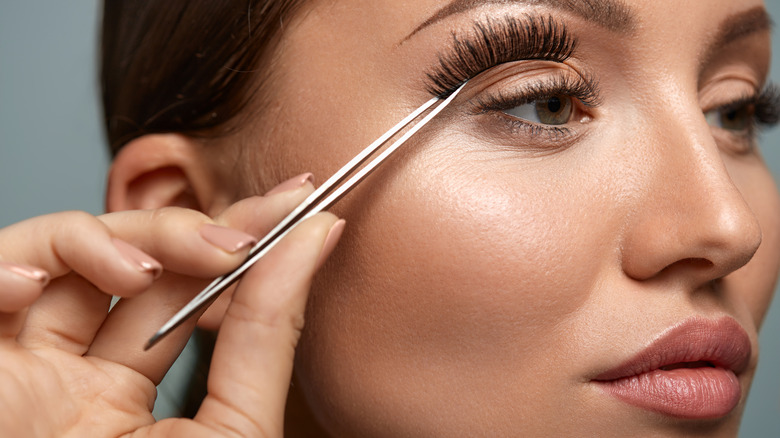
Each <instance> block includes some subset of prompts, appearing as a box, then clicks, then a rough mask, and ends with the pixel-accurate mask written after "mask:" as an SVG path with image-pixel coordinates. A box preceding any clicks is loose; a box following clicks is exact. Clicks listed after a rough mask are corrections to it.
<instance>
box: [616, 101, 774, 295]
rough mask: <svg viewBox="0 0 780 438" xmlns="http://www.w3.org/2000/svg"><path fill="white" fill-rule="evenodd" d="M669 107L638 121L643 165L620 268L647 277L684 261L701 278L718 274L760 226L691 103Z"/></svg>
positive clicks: (754, 240) (735, 260)
mask: <svg viewBox="0 0 780 438" xmlns="http://www.w3.org/2000/svg"><path fill="white" fill-rule="evenodd" d="M667 107H668V106H667ZM674 107H676V108H678V109H680V110H679V111H669V112H666V113H663V114H656V115H655V116H654V117H653V119H654V120H655V122H654V123H649V124H648V125H647V126H646V131H645V135H644V137H645V140H644V141H643V143H644V147H646V148H647V152H648V153H647V157H648V159H647V160H646V161H645V163H646V165H647V168H645V169H644V170H643V175H644V177H642V179H643V180H644V182H643V183H642V188H641V190H640V193H641V195H640V196H639V197H638V199H637V205H636V206H635V212H634V215H633V221H632V224H631V227H630V232H629V235H628V237H627V239H626V241H625V242H624V249H625V251H626V253H625V254H624V259H623V260H624V270H625V271H626V272H627V273H628V274H629V275H630V276H632V277H635V278H649V277H652V276H654V275H656V274H658V273H660V272H662V271H664V270H665V269H666V268H668V267H670V266H673V265H675V264H683V265H684V264H686V263H687V264H688V265H690V266H696V267H697V268H696V269H697V270H698V271H699V272H698V274H697V275H698V276H699V277H701V276H702V275H703V276H704V277H706V278H701V280H710V279H715V278H719V277H722V276H724V275H726V274H728V273H729V272H731V271H733V270H735V269H738V268H739V267H741V266H743V265H744V264H745V263H747V262H748V261H749V260H750V259H751V258H752V256H753V254H754V253H755V251H756V250H757V249H758V246H759V244H760V242H761V230H760V227H759V224H758V220H757V218H756V216H755V215H754V213H753V211H752V210H751V208H750V206H749V205H748V204H747V202H746V201H745V199H744V198H743V196H742V194H741V193H740V191H739V190H738V188H737V187H736V186H735V184H734V183H733V181H732V179H731V177H730V176H729V173H728V170H727V168H726V164H725V162H724V160H723V156H722V152H721V151H720V150H719V148H718V146H717V144H716V143H715V140H714V138H713V136H712V131H711V129H710V127H709V126H708V125H707V123H706V121H705V119H704V116H703V115H702V113H701V110H700V109H699V107H698V102H696V103H695V105H694V104H687V105H682V104H679V103H678V104H677V105H674ZM631 252H632V253H631ZM691 261H695V262H696V263H690V262H691ZM702 261H705V262H706V263H701V262H702ZM683 262H686V263H683ZM704 267H706V268H704Z"/></svg>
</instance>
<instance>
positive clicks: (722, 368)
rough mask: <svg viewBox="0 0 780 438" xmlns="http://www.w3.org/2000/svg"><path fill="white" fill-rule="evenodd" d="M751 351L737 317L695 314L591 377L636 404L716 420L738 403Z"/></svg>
mask: <svg viewBox="0 0 780 438" xmlns="http://www.w3.org/2000/svg"><path fill="white" fill-rule="evenodd" d="M750 355H751V346H750V339H749V337H748V335H747V333H746V332H745V330H744V329H743V328H742V327H741V326H740V325H739V323H737V322H736V321H735V320H734V319H732V318H722V319H719V320H717V321H711V320H705V319H693V320H689V321H686V322H684V323H683V324H680V325H678V326H675V327H673V328H671V329H669V330H667V331H666V332H665V333H663V334H662V335H661V336H659V337H658V338H657V339H656V340H654V341H653V342H651V343H650V345H649V346H648V347H647V348H645V349H643V350H642V351H640V352H639V353H638V354H636V355H635V356H634V357H632V358H631V359H629V360H628V361H626V362H624V363H622V364H620V365H618V366H617V367H615V368H613V369H610V370H608V371H606V372H604V373H601V374H600V375H598V376H597V377H596V378H595V379H593V382H594V383H596V384H597V385H599V386H600V387H602V389H604V390H605V391H606V392H607V393H608V394H610V395H611V396H613V397H616V398H617V399H619V400H621V401H623V402H625V403H627V404H629V405H632V406H635V407H639V408H642V409H645V410H649V411H653V412H656V413H660V414H663V415H668V416H672V417H676V418H686V419H716V418H720V417H723V416H725V415H727V414H729V413H730V412H731V411H733V410H734V408H736V407H737V405H738V404H739V401H740V399H741V397H742V386H741V383H740V381H739V378H738V376H739V375H740V374H741V373H743V372H744V371H745V370H746V369H747V366H748V364H749V362H750Z"/></svg>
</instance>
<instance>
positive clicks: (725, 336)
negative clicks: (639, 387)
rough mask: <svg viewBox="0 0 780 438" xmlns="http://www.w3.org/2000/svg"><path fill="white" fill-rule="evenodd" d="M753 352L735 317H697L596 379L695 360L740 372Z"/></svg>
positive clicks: (610, 378) (633, 373)
mask: <svg viewBox="0 0 780 438" xmlns="http://www.w3.org/2000/svg"><path fill="white" fill-rule="evenodd" d="M750 355H751V344H750V338H749V337H748V335H747V333H746V332H745V330H744V329H743V328H742V326H741V325H739V323H738V322H737V321H735V320H734V319H733V318H729V317H724V318H721V319H718V320H710V319H704V318H695V319H691V320H688V321H685V322H683V323H681V324H679V325H676V326H674V327H671V328H670V329H668V330H666V331H665V332H664V333H662V334H661V335H660V336H659V337H658V338H656V339H655V340H654V341H652V342H651V343H650V345H649V346H647V347H646V348H645V349H643V350H642V351H640V352H639V353H637V354H636V355H634V356H633V357H632V358H631V359H629V360H627V361H625V362H623V363H622V364H620V365H618V366H617V367H615V368H612V369H610V370H608V371H606V372H603V373H601V374H599V375H598V376H596V378H595V379H594V380H602V381H603V380H616V379H621V378H625V377H631V376H636V375H639V374H643V373H647V372H650V371H653V370H657V369H659V368H662V367H667V366H676V365H680V366H684V364H686V363H689V364H691V363H694V362H699V363H698V364H693V365H695V366H713V367H718V368H726V369H729V370H731V371H733V372H734V373H735V374H740V373H741V372H743V371H745V369H746V368H747V366H748V364H749V362H750Z"/></svg>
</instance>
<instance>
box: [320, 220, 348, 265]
mask: <svg viewBox="0 0 780 438" xmlns="http://www.w3.org/2000/svg"><path fill="white" fill-rule="evenodd" d="M346 224H347V221H345V220H344V219H339V220H338V221H336V223H335V224H333V226H332V227H330V231H328V235H327V236H325V243H324V244H323V245H322V250H321V251H320V255H319V258H317V265H316V266H317V269H319V268H320V267H321V266H322V265H323V264H325V260H327V259H328V256H329V255H330V253H331V252H333V248H335V247H336V244H337V243H338V241H339V238H341V233H342V232H344V225H346Z"/></svg>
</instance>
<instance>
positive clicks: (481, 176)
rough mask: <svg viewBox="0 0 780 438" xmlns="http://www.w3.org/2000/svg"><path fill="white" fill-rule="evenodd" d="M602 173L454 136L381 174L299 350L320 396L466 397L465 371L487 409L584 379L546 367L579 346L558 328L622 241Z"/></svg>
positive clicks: (350, 209) (362, 198)
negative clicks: (615, 242)
mask: <svg viewBox="0 0 780 438" xmlns="http://www.w3.org/2000/svg"><path fill="white" fill-rule="evenodd" d="M431 149H432V150H431ZM572 159H575V157H572ZM561 161H565V160H561ZM540 169H544V170H540ZM584 181H589V182H587V184H582V182H584ZM594 181H598V178H593V177H592V176H589V175H585V172H583V171H582V170H581V168H580V167H579V166H572V165H571V163H566V162H561V163H559V164H558V165H557V166H539V165H536V166H529V165H528V164H527V163H525V164H524V162H523V161H522V160H519V159H517V158H516V157H515V158H512V156H511V154H509V153H508V154H496V153H495V152H490V153H482V152H468V151H465V150H460V149H459V148H458V147H456V146H452V145H449V146H448V147H446V148H444V147H442V148H427V149H426V151H425V152H423V153H420V154H414V156H413V157H412V156H409V157H400V158H399V159H398V160H394V162H393V163H391V164H389V165H388V167H386V168H384V169H382V170H380V171H379V172H378V173H377V174H375V175H373V176H372V177H371V180H369V181H367V182H366V183H365V185H364V186H362V187H360V188H358V189H356V191H355V192H353V193H352V194H351V195H350V197H349V198H348V199H345V200H344V201H343V202H344V204H343V205H341V206H340V211H338V214H340V215H343V216H344V217H346V218H347V221H348V232H347V233H345V236H344V238H343V239H342V241H341V242H340V244H339V247H338V249H337V252H336V253H335V254H334V257H332V259H331V260H330V261H329V264H328V266H327V268H326V270H325V271H324V272H323V273H322V275H320V276H319V278H318V281H317V285H316V286H315V291H314V293H313V296H312V298H311V300H310V307H309V313H308V315H307V319H308V320H307V329H306V333H305V335H304V339H303V340H302V348H301V349H300V353H299V355H298V356H297V361H298V365H299V366H300V367H301V369H302V370H304V371H303V374H304V375H306V374H309V373H307V372H306V371H305V370H306V369H307V368H310V369H311V374H312V375H314V374H316V375H317V377H316V382H306V383H307V385H306V386H307V387H309V389H312V388H314V389H313V390H314V391H317V392H320V393H319V394H316V395H315V396H314V398H317V399H331V400H332V399H338V398H346V399H352V400H355V399H361V398H362V399H364V400H365V399H369V400H371V403H381V404H384V405H387V406H388V409H391V410H392V411H394V412H397V409H399V406H400V407H403V406H409V404H410V403H416V404H419V406H420V407H421V409H422V407H424V406H426V405H428V406H437V405H438V406H446V405H447V404H449V406H453V405H454V404H453V403H443V402H444V401H445V400H447V399H448V398H449V397H451V395H448V394H451V392H450V391H451V389H452V384H453V382H455V381H457V384H458V385H459V388H461V389H462V390H464V391H468V392H469V393H471V394H474V396H473V397H470V398H463V400H462V401H459V403H473V404H474V407H478V406H480V405H481V406H483V407H484V406H487V405H492V406H497V405H498V406H501V405H503V406H516V403H517V400H520V399H522V398H523V397H535V395H533V394H535V393H536V392H535V391H533V390H532V388H533V387H534V382H535V383H537V384H538V385H539V386H540V388H541V387H542V382H545V383H544V386H545V388H544V391H543V392H545V393H546V394H547V395H548V396H550V397H553V396H554V395H553V394H554V391H550V386H551V383H550V381H553V380H555V381H556V382H557V383H556V384H558V385H562V384H567V382H570V380H571V378H572V377H571V376H566V375H565V370H563V369H558V370H556V369H551V368H550V367H549V366H547V365H548V364H547V362H549V360H550V358H551V357H560V355H561V354H562V352H563V351H566V350H567V349H568V348H570V347H571V346H570V345H566V344H565V342H567V341H568V342H571V339H572V337H571V336H568V337H567V336H559V334H558V333H557V332H556V330H555V328H556V326H559V324H560V323H561V322H562V321H564V320H566V319H567V318H569V317H570V316H571V315H573V314H574V313H576V311H577V310H578V309H579V308H581V307H582V306H583V305H584V303H585V301H586V300H587V299H588V297H589V291H590V290H591V289H592V287H593V284H594V283H595V282H596V277H597V275H598V272H599V271H600V266H599V263H603V261H604V260H605V259H609V257H605V254H609V253H610V251H612V249H611V248H610V245H609V244H605V242H606V241H605V240H604V236H607V235H610V234H611V235H613V236H614V234H615V233H614V231H615V230H612V233H609V232H608V231H607V230H606V229H605V228H609V227H610V226H611V225H610V224H609V222H608V221H605V220H604V217H603V216H601V215H599V214H597V213H598V212H603V211H604V210H605V209H607V208H608V203H607V202H606V201H605V200H606V199H609V197H608V196H603V193H599V189H598V188H597V187H594V186H593V184H594ZM602 204H605V205H602ZM586 205H587V210H586V209H585V208H586ZM520 364H522V366H519V365H520ZM474 370H479V373H475V372H474ZM561 377H564V378H563V379H562V378H561ZM508 380H509V381H508ZM511 380H516V382H511ZM311 383H314V384H313V385H311ZM515 383H517V384H516V385H515ZM520 383H522V385H521V384H520ZM507 384H510V386H511V387H513V388H516V389H517V388H523V391H522V392H523V393H524V394H522V395H518V394H516V393H513V394H512V396H511V397H509V394H508V392H507V390H506V388H505V387H506V385H507ZM513 391H514V390H511V391H509V392H513ZM412 393H413V395H412ZM334 394H340V395H334ZM393 394H395V395H396V396H397V397H394V396H393ZM537 395H538V393H537ZM320 396H321V397H320ZM504 396H506V397H508V398H507V400H505V402H507V403H506V404H497V402H498V403H500V402H501V401H500V400H497V398H500V397H504ZM466 399H468V400H466ZM511 400H514V402H512V401H511ZM396 402H397V403H396ZM461 408H462V407H461ZM518 409H519V408H518ZM328 410H329V411H332V409H328ZM461 411H462V412H467V411H464V410H462V409H461ZM474 412H478V411H474ZM523 412H524V415H528V412H529V410H528V409H527V408H526V409H524V411H523ZM337 415H349V412H343V413H339V414H337ZM396 418H400V417H398V416H396ZM474 424H476V423H474Z"/></svg>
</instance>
